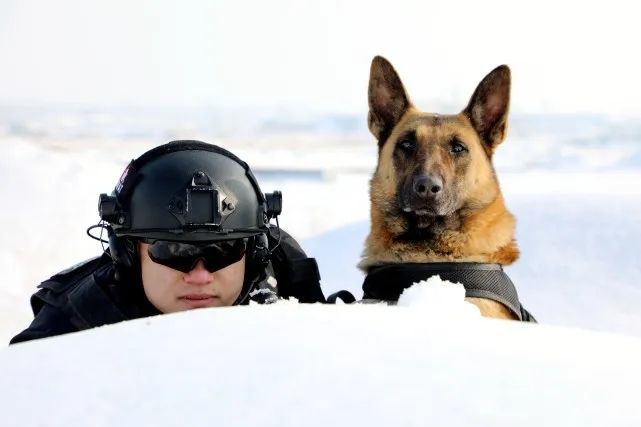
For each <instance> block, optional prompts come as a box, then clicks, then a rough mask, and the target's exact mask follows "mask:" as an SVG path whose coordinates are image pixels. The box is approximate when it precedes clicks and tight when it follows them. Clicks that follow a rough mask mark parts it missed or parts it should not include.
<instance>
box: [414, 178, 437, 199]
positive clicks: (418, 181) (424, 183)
mask: <svg viewBox="0 0 641 427" xmlns="http://www.w3.org/2000/svg"><path fill="white" fill-rule="evenodd" d="M413 188H414V193H415V194H416V195H417V196H419V197H421V198H423V199H428V198H436V197H438V195H439V194H440V193H441V190H442V189H443V180H442V179H441V178H439V177H438V176H435V175H418V176H415V177H414V185H413Z"/></svg>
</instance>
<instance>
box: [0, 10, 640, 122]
mask: <svg viewBox="0 0 641 427" xmlns="http://www.w3.org/2000/svg"><path fill="white" fill-rule="evenodd" d="M639 16H640V14H639V10H637V6H636V5H635V2H631V1H630V2H624V1H618V0H615V1H611V0H610V1H598V2H585V1H583V2H562V1H561V0H557V1H549V0H536V1H527V2H519V1H510V2H500V1H496V0H489V1H480V0H479V1H469V2H461V1H459V2H457V1H429V0H424V1H416V2H411V1H398V0H396V1H392V0H388V1H385V2H381V1H367V2H347V1H338V0H324V1H314V2H302V1H289V0H270V1H264V0H256V1H241V0H235V1H185V0H183V1H176V2H173V1H165V0H138V1H136V0H108V1H103V0H93V1H87V0H56V1H47V0H42V1H34V0H0V60H1V62H0V105H12V104H31V105H40V104H57V103H65V104H69V103H72V104H80V105H91V106H102V105H108V106H111V105H116V106H118V105H127V106H128V105H161V104H162V105H170V106H180V105H186V106H200V105H214V106H230V107H232V106H233V107H247V106H249V107H270V108H271V107H283V106H285V107H289V108H292V107H293V108H296V106H298V105H303V106H305V108H308V109H317V110H327V111H337V112H356V111H360V110H364V109H366V106H367V98H366V94H367V79H368V75H369V64H370V61H371V58H372V57H373V56H374V55H376V54H381V55H383V56H385V57H387V58H388V59H389V60H390V61H391V62H392V64H394V66H395V67H396V69H397V70H398V71H399V73H400V75H401V78H402V79H403V81H404V83H405V85H406V87H407V89H408V91H409V93H410V96H411V97H412V98H413V99H414V100H415V101H416V103H417V104H418V105H419V107H421V108H423V109H425V110H429V111H432V110H431V106H435V108H438V107H439V106H442V105H444V104H450V105H455V106H456V108H455V109H457V110H458V109H461V108H463V107H464V106H465V104H466V102H467V100H468V99H469V96H470V95H471V94H472V91H473V90H474V88H475V87H476V84H477V83H478V82H479V81H480V80H481V79H482V78H483V76H484V75H485V74H486V73H488V72H489V71H491V70H492V69H493V68H494V67H496V66H498V65H500V64H503V63H506V64H508V65H509V66H510V67H511V68H512V75H513V92H512V111H521V112H534V113H536V112H606V113H612V114H618V113H627V114H641V84H640V78H641V59H640V58H639V53H638V52H639V51H640V50H641V49H640V46H639V43H641V28H640V25H639V24H638V20H639ZM440 112H444V113H445V112H449V111H440ZM451 112H455V111H451Z"/></svg>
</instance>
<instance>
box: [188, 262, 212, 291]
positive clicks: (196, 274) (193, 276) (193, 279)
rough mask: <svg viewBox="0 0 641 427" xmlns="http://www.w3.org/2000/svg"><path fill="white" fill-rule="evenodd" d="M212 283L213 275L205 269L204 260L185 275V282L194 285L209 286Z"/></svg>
mask: <svg viewBox="0 0 641 427" xmlns="http://www.w3.org/2000/svg"><path fill="white" fill-rule="evenodd" d="M210 281H211V273H210V272H209V271H207V269H206V268H205V263H204V262H203V260H202V259H200V260H198V262H197V263H196V265H195V266H194V268H192V269H191V270H190V271H189V273H187V274H185V282H187V283H192V284H195V285H197V284H207V283H209V282H210Z"/></svg>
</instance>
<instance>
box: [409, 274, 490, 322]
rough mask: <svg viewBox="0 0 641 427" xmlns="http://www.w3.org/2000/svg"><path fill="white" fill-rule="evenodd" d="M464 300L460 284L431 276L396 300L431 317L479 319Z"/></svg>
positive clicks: (474, 307) (478, 312) (474, 309)
mask: <svg viewBox="0 0 641 427" xmlns="http://www.w3.org/2000/svg"><path fill="white" fill-rule="evenodd" d="M464 299H465V288H464V287H463V285H462V284H460V283H452V282H450V281H448V280H443V279H441V278H440V277H439V276H433V277H430V278H428V279H427V280H421V281H420V282H418V283H415V284H414V285H413V286H410V287H409V288H407V289H405V290H404V291H403V292H402V293H401V295H400V297H399V298H398V305H399V306H401V307H408V306H414V307H417V306H420V307H421V308H422V309H423V311H424V312H425V313H426V315H429V316H431V317H448V316H456V317H466V316H473V317H479V316H480V315H481V312H480V311H479V309H478V308H477V307H476V306H475V305H474V304H471V303H468V302H466V301H465V300H464ZM461 301H463V303H461Z"/></svg>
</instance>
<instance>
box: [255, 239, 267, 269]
mask: <svg viewBox="0 0 641 427" xmlns="http://www.w3.org/2000/svg"><path fill="white" fill-rule="evenodd" d="M270 255H271V252H269V241H268V240H267V235H266V234H264V233H263V234H259V235H257V236H255V237H254V254H253V258H254V260H253V262H254V263H255V265H256V267H257V268H265V267H267V264H268V263H269V258H270Z"/></svg>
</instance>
